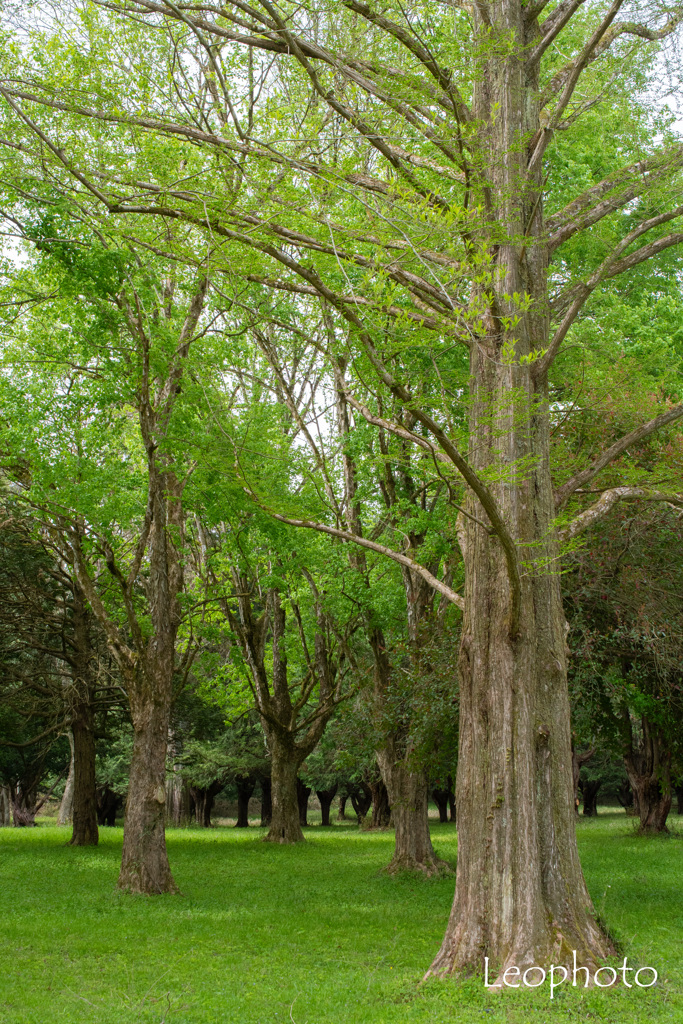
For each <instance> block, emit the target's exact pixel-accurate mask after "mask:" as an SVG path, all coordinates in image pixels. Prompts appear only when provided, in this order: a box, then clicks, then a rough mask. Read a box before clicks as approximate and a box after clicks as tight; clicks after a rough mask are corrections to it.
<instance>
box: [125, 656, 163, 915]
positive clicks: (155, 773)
mask: <svg viewBox="0 0 683 1024" xmlns="http://www.w3.org/2000/svg"><path fill="white" fill-rule="evenodd" d="M168 669H169V671H168V677H167V679H159V680H157V681H156V685H154V686H150V687H149V688H148V692H147V693H143V694H138V693H134V694H133V693H131V695H130V701H131V711H132V718H133V729H134V739H133V755H132V758H131V762H130V776H129V782H128V799H127V800H126V813H125V819H124V826H123V853H122V856H121V871H120V874H119V880H118V885H119V888H120V889H124V890H126V891H127V892H132V893H143V894H145V895H152V894H155V893H162V892H175V891H177V887H176V884H175V882H174V881H173V876H172V874H171V869H170V866H169V863H168V854H167V852H166V836H165V830H164V816H165V809H166V786H165V781H166V747H167V742H168V731H169V724H170V710H171V701H170V696H171V686H170V683H171V678H172V670H173V662H172V661H171V663H170V666H168ZM145 689H147V688H145ZM155 698H156V699H155Z"/></svg>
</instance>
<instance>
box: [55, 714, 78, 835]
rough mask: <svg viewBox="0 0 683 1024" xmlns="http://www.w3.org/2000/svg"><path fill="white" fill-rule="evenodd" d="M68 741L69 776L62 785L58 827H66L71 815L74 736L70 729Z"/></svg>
mask: <svg viewBox="0 0 683 1024" xmlns="http://www.w3.org/2000/svg"><path fill="white" fill-rule="evenodd" d="M67 737H68V740H69V747H70V748H71V762H70V764H69V774H68V775H67V777H66V783H65V785H64V792H63V794H62V802H61V803H60V805H59V814H58V815H57V824H58V825H68V824H69V822H70V821H71V818H72V815H73V804H74V736H73V732H72V731H71V729H69V732H68V733H67Z"/></svg>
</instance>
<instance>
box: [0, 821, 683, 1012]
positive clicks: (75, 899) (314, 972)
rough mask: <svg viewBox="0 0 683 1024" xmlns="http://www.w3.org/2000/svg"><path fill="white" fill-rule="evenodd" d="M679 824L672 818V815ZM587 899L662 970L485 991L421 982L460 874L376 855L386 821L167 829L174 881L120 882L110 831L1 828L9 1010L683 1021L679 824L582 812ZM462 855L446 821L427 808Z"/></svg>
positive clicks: (437, 839) (626, 942)
mask: <svg viewBox="0 0 683 1024" xmlns="http://www.w3.org/2000/svg"><path fill="white" fill-rule="evenodd" d="M673 820H674V823H675V822H676V821H678V819H677V818H676V817H675V816H674V819H673ZM578 832H579V844H580V848H581V857H582V862H583V865H584V869H585V872H586V876H587V879H588V885H589V888H590V891H591V894H592V896H593V900H594V901H595V905H596V907H597V908H598V911H599V912H600V914H601V915H602V916H603V918H604V920H605V921H606V922H607V924H608V926H609V928H610V929H611V931H612V934H613V935H614V936H615V937H616V938H617V940H618V941H619V942H620V943H621V945H622V947H623V954H622V955H624V954H627V955H628V956H629V963H634V964H637V965H639V966H642V965H644V964H647V965H652V966H654V967H656V968H657V970H658V971H659V973H660V979H661V984H658V985H657V986H656V987H655V988H650V989H644V990H637V989H635V988H634V989H631V990H625V989H624V988H623V987H619V988H617V989H614V990H605V991H597V990H588V991H585V992H584V991H582V990H573V991H572V990H570V989H567V988H566V987H565V988H564V989H559V990H557V991H556V993H555V999H554V1001H553V1002H552V1003H551V1002H550V1000H549V998H548V987H547V985H546V986H544V987H543V988H542V989H539V991H538V992H533V993H532V992H528V991H527V992H521V993H520V992H512V991H508V992H505V993H504V994H503V995H493V994H491V993H489V992H487V991H485V990H484V988H483V985H482V982H481V980H476V979H470V980H469V981H467V982H464V983H463V982H457V981H454V980H452V979H449V980H446V981H441V980H431V981H430V982H428V983H427V984H426V985H420V979H421V977H422V975H423V974H424V972H425V970H426V969H427V968H428V967H429V964H430V961H431V959H432V956H433V955H434V953H435V952H436V950H437V949H438V947H439V943H440V941H441V938H442V936H443V932H444V928H445V925H446V920H447V917H448V912H449V909H450V904H451V899H452V896H453V884H454V883H453V879H452V878H439V879H434V880H426V879H423V878H415V877H412V876H403V877H398V878H392V877H389V876H387V875H386V874H384V873H383V872H382V870H381V869H382V867H383V866H384V865H385V864H386V863H387V862H388V861H389V859H390V856H391V850H392V845H393V835H392V833H390V832H384V833H375V834H373V833H367V832H359V831H358V830H357V829H355V828H349V827H344V826H335V827H332V828H328V829H323V828H320V827H317V828H310V829H308V830H307V839H308V842H307V843H305V844H301V845H300V846H296V847H279V846H274V845H270V844H265V843H261V842H259V837H260V836H261V835H262V832H261V830H259V829H256V828H253V829H250V830H249V831H248V832H246V831H242V830H239V831H237V830H234V829H231V828H217V829H212V830H195V829H178V830H170V831H169V832H168V847H169V854H170V858H171V864H172V868H173V872H174V875H175V878H176V881H177V882H178V884H179V886H180V888H181V890H182V895H181V896H160V897H153V898H148V899H145V898H143V897H130V896H123V895H121V894H119V893H117V891H116V889H115V882H116V876H117V869H118V861H119V857H120V852H121V839H122V833H121V830H120V829H118V828H116V829H106V828H104V829H102V830H101V833H100V834H101V840H100V846H99V847H98V848H97V849H91V850H84V849H72V848H70V847H67V846H66V845H65V842H66V840H67V839H68V837H69V834H70V833H69V830H68V829H63V828H57V827H56V826H54V825H51V824H44V823H41V824H40V825H39V827H38V828H36V829H32V830H28V829H13V828H4V829H0V1021H2V1024H52V1022H55V1024H57V1022H65V1024H66V1022H68V1024H81V1022H83V1024H85V1022H87V1024H133V1022H138V1021H139V1022H156V1024H214V1022H215V1024H280V1022H283V1024H323V1022H324V1024H328V1022H329V1024H332V1022H333V1024H384V1022H386V1024H389V1022H392V1024H393V1022H398V1021H401V1022H406V1024H418V1022H419V1024H423V1022H425V1024H426V1022H434V1024H450V1022H454V1024H460V1022H462V1024H475V1022H487V1024H498V1022H503V1021H504V1022H511V1024H527V1022H529V1024H546V1022H549V1024H554V1022H556V1021H558V1022H559V1021H562V1022H564V1021H567V1022H569V1021H609V1022H614V1024H631V1022H637V1024H641V1022H650V1021H672V1022H677V1024H683V871H682V870H681V869H682V868H683V839H682V838H677V837H676V836H674V837H672V838H668V839H639V838H636V837H635V835H634V833H633V829H632V826H631V822H630V821H629V820H627V819H626V818H625V817H624V815H623V814H617V813H609V814H608V813H604V814H602V815H601V816H600V817H599V818H598V819H593V820H591V819H582V820H580V821H579V823H578ZM432 834H433V839H434V844H435V846H436V849H437V851H438V853H439V854H440V855H441V856H442V857H445V858H446V859H448V860H450V861H454V860H455V855H456V834H455V830H454V828H453V826H451V825H434V826H433V832H432Z"/></svg>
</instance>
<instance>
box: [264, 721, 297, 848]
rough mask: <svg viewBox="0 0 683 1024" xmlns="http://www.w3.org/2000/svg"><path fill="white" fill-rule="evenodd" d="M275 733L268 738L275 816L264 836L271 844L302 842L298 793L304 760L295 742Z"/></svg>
mask: <svg viewBox="0 0 683 1024" xmlns="http://www.w3.org/2000/svg"><path fill="white" fill-rule="evenodd" d="M273 733H274V731H273V732H271V735H270V736H269V737H268V739H269V747H270V754H271V775H270V780H271V795H272V802H273V816H272V819H271V822H270V828H269V830H268V833H267V835H265V836H264V839H265V841H266V842H269V843H302V842H303V841H304V834H303V832H302V831H301V821H300V817H299V801H298V796H297V783H298V778H297V774H298V771H299V766H300V763H301V762H300V760H299V759H298V758H297V756H296V755H295V752H294V744H293V742H292V743H288V742H287V740H286V739H282V738H280V737H276V736H275V735H274V734H273Z"/></svg>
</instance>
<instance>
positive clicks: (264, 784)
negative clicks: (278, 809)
mask: <svg viewBox="0 0 683 1024" xmlns="http://www.w3.org/2000/svg"><path fill="white" fill-rule="evenodd" d="M259 783H260V785H261V828H266V826H268V825H270V823H271V821H272V820H273V797H272V786H271V782H270V775H262V776H261V777H260V779H259Z"/></svg>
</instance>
